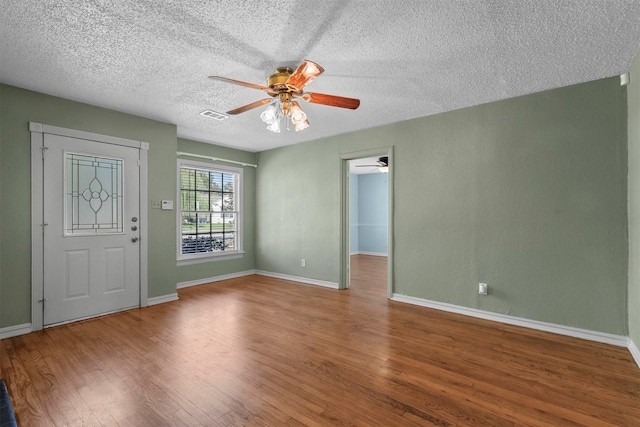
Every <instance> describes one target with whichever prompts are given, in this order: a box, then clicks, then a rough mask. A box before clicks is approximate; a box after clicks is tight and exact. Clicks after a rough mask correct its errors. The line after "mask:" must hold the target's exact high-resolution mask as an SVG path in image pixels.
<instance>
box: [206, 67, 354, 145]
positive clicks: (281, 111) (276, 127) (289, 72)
mask: <svg viewBox="0 0 640 427" xmlns="http://www.w3.org/2000/svg"><path fill="white" fill-rule="evenodd" d="M323 72H324V69H323V68H322V67H321V66H320V65H318V64H316V63H315V62H312V61H308V60H304V61H303V62H302V64H300V65H299V66H298V68H296V70H295V71H293V69H291V68H288V67H280V68H277V69H276V72H275V73H274V74H272V75H270V76H269V78H268V79H267V86H261V85H257V84H253V83H247V82H243V81H240V80H234V79H230V78H227V77H221V76H209V78H210V79H213V80H220V81H224V82H227V83H232V84H236V85H239V86H245V87H249V88H252V89H258V90H263V91H265V92H266V93H267V94H268V95H270V96H271V97H272V98H275V99H269V98H265V99H261V100H259V101H255V102H252V103H251V104H247V105H244V106H242V107H238V108H235V109H233V110H230V111H227V114H229V115H236V114H240V113H244V112H245V111H249V110H252V109H254V108H257V107H260V106H263V105H265V104H269V105H268V106H267V108H266V109H265V110H264V111H263V112H262V113H261V114H260V119H262V121H263V122H265V123H266V124H267V129H268V130H270V131H272V132H276V133H280V131H281V129H282V126H281V122H282V119H283V118H284V119H285V124H286V129H287V130H290V126H289V124H292V125H293V128H294V129H295V131H296V132H297V131H301V130H303V129H306V128H308V127H309V120H308V119H307V115H306V113H305V112H304V111H302V108H301V107H300V104H299V103H298V102H297V101H295V100H294V99H295V98H302V99H304V100H305V101H306V102H310V103H312V104H322V105H328V106H331V107H340V108H347V109H350V110H355V109H357V108H358V107H359V106H360V100H359V99H355V98H346V97H342V96H336V95H327V94H322V93H315V92H303V88H304V87H305V86H306V85H307V84H309V83H311V82H312V81H313V80H314V79H315V78H316V77H318V76H319V75H320V74H322V73H323Z"/></svg>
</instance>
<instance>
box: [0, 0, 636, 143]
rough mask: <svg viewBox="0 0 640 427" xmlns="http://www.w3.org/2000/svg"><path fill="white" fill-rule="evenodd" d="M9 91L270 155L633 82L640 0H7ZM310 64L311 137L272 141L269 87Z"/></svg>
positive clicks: (0, 49)
mask: <svg viewBox="0 0 640 427" xmlns="http://www.w3.org/2000/svg"><path fill="white" fill-rule="evenodd" d="M0 1H1V7H0V81H1V82H3V83H7V84H10V85H14V86H19V87H23V88H27V89H31V90H35V91H39V92H44V93H47V94H52V95H56V96H61V97H64V98H68V99H72V100H76V101H81V102H85V103H89V104H93V105H97V106H101V107H105V108H110V109H114V110H118V111H122V112H126V113H131V114H135V115H138V116H142V117H147V118H151V119H155V120H160V121H163V122H168V123H173V124H176V125H177V129H178V136H180V137H184V138H189V139H194V140H198V141H204V142H210V143H215V144H220V145H225V146H231V147H236V148H240V149H243V150H248V151H262V150H266V149H270V148H274V147H278V146H284V145H289V144H295V143H299V142H303V141H309V140H313V139H317V138H322V137H327V136H332V135H337V134H343V133H347V132H353V131H356V130H359V129H365V128H370V127H374V126H378V125H382V124H388V123H393V122H398V121H402V120H407V119H411V118H415V117H421V116H426V115H431V114H436V113H440V112H444V111H450V110H454V109H458V108H462V107H467V106H472V105H478V104H482V103H486V102H490V101H495V100H499V99H505V98H510V97H515V96H519V95H524V94H528V93H532V92H538V91H542V90H546V89H551V88H555V87H560V86H566V85H571V84H575V83H581V82H585V81H590V80H596V79H599V78H603V77H610V76H615V75H619V74H622V73H624V72H626V71H627V69H628V67H629V65H630V63H631V61H632V59H633V57H634V55H635V54H636V52H637V51H638V48H639V47H640V0H634V1H631V0H606V1H605V0H574V1H567V0H511V1H504V0H502V1H501V0H459V1H446V0H440V1H435V0H405V1H398V0H393V1H392V0H378V1H370V0H335V1H321V2H319V1H311V0H268V1H221V0H208V1H201V0H198V1H196V0H189V1H184V0H164V1H159V0H120V1H114V0H55V1H54V0H0ZM303 59H309V60H312V61H314V62H317V63H319V64H320V65H322V66H323V67H324V69H325V73H324V74H323V75H321V76H320V77H319V78H317V79H316V80H315V81H313V82H312V83H311V84H309V86H307V88H306V90H309V91H313V92H321V93H329V94H334V95H343V96H347V97H353V98H359V99H360V100H361V106H360V108H359V109H358V110H356V111H351V110H346V109H341V108H335V107H327V106H323V105H317V104H307V103H303V105H302V107H303V109H304V110H305V111H306V112H307V114H308V116H309V121H310V123H311V125H310V127H309V128H308V129H306V130H304V131H301V132H293V131H291V132H283V133H281V134H274V133H271V132H269V131H267V130H266V129H265V125H264V123H263V122H262V121H261V120H260V119H259V114H260V112H261V111H262V108H259V109H255V110H251V111H249V112H246V113H243V114H241V115H238V116H232V117H230V118H229V119H227V120H225V121H215V120H212V119H210V118H206V117H202V116H200V115H199V114H198V113H200V112H201V111H203V110H205V109H211V110H214V111H219V112H225V111H228V110H230V109H233V108H235V107H238V106H241V105H244V104H248V103H250V102H253V101H256V100H258V99H262V98H264V97H265V96H264V93H262V92H260V91H258V90H255V89H250V88H245V87H241V86H236V85H231V84H227V83H224V82H219V81H213V80H209V79H207V76H209V75H221V76H226V77H230V78H234V79H238V80H244V81H248V82H252V83H257V84H260V85H266V78H267V76H268V75H269V74H272V73H273V71H274V69H275V67H278V66H292V67H294V68H295V66H296V65H297V64H298V63H300V62H301V61H302V60H303Z"/></svg>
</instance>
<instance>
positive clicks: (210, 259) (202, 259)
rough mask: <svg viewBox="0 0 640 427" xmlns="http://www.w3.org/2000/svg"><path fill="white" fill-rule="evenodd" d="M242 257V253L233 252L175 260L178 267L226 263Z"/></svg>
mask: <svg viewBox="0 0 640 427" xmlns="http://www.w3.org/2000/svg"><path fill="white" fill-rule="evenodd" d="M243 256H244V251H234V252H229V253H224V254H216V255H207V256H199V257H193V258H180V259H178V260H177V263H176V264H177V265H178V267H180V266H182V265H192V264H202V263H204V262H215V261H227V260H230V259H238V258H242V257H243Z"/></svg>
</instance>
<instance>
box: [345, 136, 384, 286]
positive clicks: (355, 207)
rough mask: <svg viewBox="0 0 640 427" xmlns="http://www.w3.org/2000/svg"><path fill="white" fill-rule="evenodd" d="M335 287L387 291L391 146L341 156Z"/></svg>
mask: <svg viewBox="0 0 640 427" xmlns="http://www.w3.org/2000/svg"><path fill="white" fill-rule="evenodd" d="M342 159H343V163H344V164H343V180H342V184H343V185H342V189H343V198H342V221H343V224H342V225H343V227H342V234H343V236H342V237H343V239H342V240H343V242H342V243H343V250H342V263H341V264H342V266H341V268H342V274H341V279H342V280H341V288H343V289H344V288H348V287H354V286H357V287H358V288H359V289H360V288H362V289H363V290H366V291H367V292H371V293H372V294H376V293H379V292H382V293H384V294H385V295H386V297H387V298H390V297H391V295H392V289H393V286H392V280H391V279H392V275H391V271H392V266H393V262H392V259H393V253H392V230H393V228H392V203H391V202H392V200H393V198H392V196H391V195H392V188H393V186H392V181H393V178H392V177H393V174H392V165H391V163H392V157H391V148H384V149H379V150H372V151H366V152H356V153H349V154H348V155H343V156H342Z"/></svg>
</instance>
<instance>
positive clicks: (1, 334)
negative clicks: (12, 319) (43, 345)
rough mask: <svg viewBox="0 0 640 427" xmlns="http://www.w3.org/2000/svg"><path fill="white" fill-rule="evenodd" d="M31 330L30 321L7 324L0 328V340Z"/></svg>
mask: <svg viewBox="0 0 640 427" xmlns="http://www.w3.org/2000/svg"><path fill="white" fill-rule="evenodd" d="M30 332H33V329H32V328H31V323H23V324H22V325H15V326H7V327H6V328H2V329H0V340H3V339H5V338H12V337H17V336H18V335H25V334H28V333H30Z"/></svg>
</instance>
